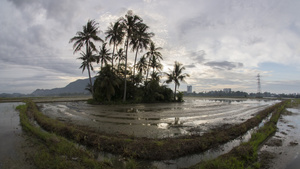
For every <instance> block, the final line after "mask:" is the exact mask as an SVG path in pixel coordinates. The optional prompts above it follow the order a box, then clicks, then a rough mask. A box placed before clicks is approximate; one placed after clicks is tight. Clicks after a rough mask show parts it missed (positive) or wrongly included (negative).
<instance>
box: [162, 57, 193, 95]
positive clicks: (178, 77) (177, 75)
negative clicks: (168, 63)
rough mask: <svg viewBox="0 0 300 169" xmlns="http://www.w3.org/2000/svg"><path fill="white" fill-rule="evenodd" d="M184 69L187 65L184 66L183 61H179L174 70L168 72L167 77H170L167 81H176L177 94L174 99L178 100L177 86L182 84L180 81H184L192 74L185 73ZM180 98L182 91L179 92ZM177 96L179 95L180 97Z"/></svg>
mask: <svg viewBox="0 0 300 169" xmlns="http://www.w3.org/2000/svg"><path fill="white" fill-rule="evenodd" d="M183 70H185V67H183V66H182V64H181V63H178V62H175V64H174V70H173V71H171V73H167V77H168V80H167V81H166V83H171V82H172V81H174V83H175V90H174V91H175V94H174V100H176V98H175V97H176V88H177V86H178V87H179V86H180V83H179V81H184V79H185V78H186V77H189V76H190V75H188V74H186V73H183ZM178 96H179V98H180V100H182V98H183V97H182V96H183V95H182V93H179V95H178ZM178 96H177V97H178Z"/></svg>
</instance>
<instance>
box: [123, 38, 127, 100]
mask: <svg viewBox="0 0 300 169" xmlns="http://www.w3.org/2000/svg"><path fill="white" fill-rule="evenodd" d="M127 52H128V37H127V39H126V54H125V78H124V95H123V102H125V101H126V90H127V79H126V76H127Z"/></svg>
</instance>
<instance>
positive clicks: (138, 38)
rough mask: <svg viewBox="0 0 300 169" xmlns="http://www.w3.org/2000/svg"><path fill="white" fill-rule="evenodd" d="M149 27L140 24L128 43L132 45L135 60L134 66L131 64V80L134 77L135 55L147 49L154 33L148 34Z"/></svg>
mask: <svg viewBox="0 0 300 169" xmlns="http://www.w3.org/2000/svg"><path fill="white" fill-rule="evenodd" d="M148 29H149V26H147V25H146V24H144V23H141V24H139V25H138V27H137V31H135V32H134V34H133V39H132V41H131V42H130V44H131V45H132V49H133V51H134V50H135V59H134V64H133V79H134V76H135V68H136V66H135V65H136V59H137V54H138V52H142V51H143V49H146V50H147V49H148V46H149V44H150V42H151V37H153V36H154V33H152V32H150V33H148V32H147V31H148Z"/></svg>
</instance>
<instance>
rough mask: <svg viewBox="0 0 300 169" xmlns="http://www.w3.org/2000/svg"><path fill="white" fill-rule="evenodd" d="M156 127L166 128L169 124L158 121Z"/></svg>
mask: <svg viewBox="0 0 300 169" xmlns="http://www.w3.org/2000/svg"><path fill="white" fill-rule="evenodd" d="M157 127H158V128H159V129H168V128H169V124H168V123H159V124H157Z"/></svg>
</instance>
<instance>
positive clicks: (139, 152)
mask: <svg viewBox="0 0 300 169" xmlns="http://www.w3.org/2000/svg"><path fill="white" fill-rule="evenodd" d="M26 105H27V106H26V108H27V111H26V112H31V113H28V116H29V117H33V118H34V119H35V120H36V121H37V122H38V124H39V125H40V126H41V127H42V128H43V129H45V130H47V131H49V132H50V133H55V134H57V135H60V136H64V137H66V138H69V139H71V140H74V141H75V142H77V143H79V144H83V145H86V146H89V147H93V148H94V149H97V150H98V151H106V152H111V153H114V154H121V155H123V156H125V157H129V158H140V159H149V160H166V159H173V158H176V157H180V156H184V155H189V154H194V153H199V152H203V151H205V150H208V149H211V148H213V147H216V146H218V145H219V144H222V143H226V142H228V141H230V140H232V139H235V138H237V137H239V136H241V135H242V134H244V133H246V132H247V131H248V130H249V129H251V128H253V127H255V126H257V125H258V124H259V123H260V122H261V121H262V120H263V119H264V118H266V117H267V116H268V115H269V114H270V113H271V112H274V111H279V109H281V108H282V107H284V106H285V102H281V103H278V104H276V105H274V106H271V107H269V108H267V109H265V110H262V111H260V112H258V113H257V115H256V116H254V117H253V118H251V119H248V120H247V121H245V122H243V123H241V124H239V125H233V126H230V127H227V128H225V129H224V127H223V126H220V128H218V129H215V130H212V131H210V132H208V133H205V134H203V135H202V136H184V137H178V138H164V139H150V138H136V137H131V136H127V135H114V134H107V133H98V132H95V131H93V130H90V129H89V128H86V127H82V126H76V125H73V124H69V123H62V122H60V121H58V120H55V119H51V118H49V117H47V116H45V115H44V114H42V113H41V112H39V111H38V109H37V107H36V105H35V104H34V102H30V101H28V102H27V103H26ZM271 121H273V120H271Z"/></svg>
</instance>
